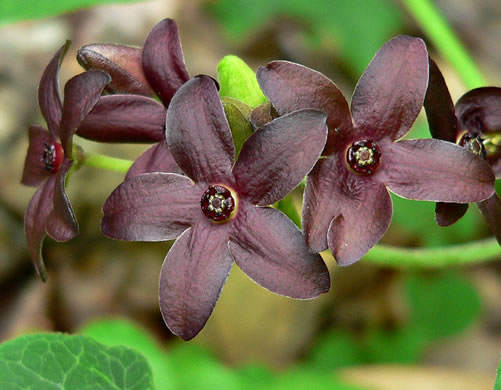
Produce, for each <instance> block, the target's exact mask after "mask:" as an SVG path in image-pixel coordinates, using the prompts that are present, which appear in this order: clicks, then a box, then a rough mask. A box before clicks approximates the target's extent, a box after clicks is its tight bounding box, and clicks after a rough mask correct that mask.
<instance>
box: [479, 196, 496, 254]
mask: <svg viewBox="0 0 501 390" xmlns="http://www.w3.org/2000/svg"><path fill="white" fill-rule="evenodd" d="M477 206H478V209H479V210H480V212H481V213H482V215H483V216H484V218H485V220H486V221H487V225H488V226H489V230H490V231H491V232H492V233H493V234H494V236H495V237H496V240H497V241H498V243H499V245H501V199H499V196H498V194H496V193H494V195H492V196H491V197H490V198H489V199H486V200H484V201H482V202H479V203H477Z"/></svg>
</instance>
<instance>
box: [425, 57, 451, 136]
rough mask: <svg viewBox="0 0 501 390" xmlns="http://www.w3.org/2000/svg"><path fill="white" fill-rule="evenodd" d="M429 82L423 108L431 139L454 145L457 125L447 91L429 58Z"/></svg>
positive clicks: (435, 65) (439, 73)
mask: <svg viewBox="0 0 501 390" xmlns="http://www.w3.org/2000/svg"><path fill="white" fill-rule="evenodd" d="M429 61H430V81H429V83H428V89H427V91H426V97H425V99H424V108H425V110H426V117H427V119H428V125H429V126H430V133H431V136H432V137H433V138H438V139H443V140H444V141H450V142H453V143H455V142H456V141H457V139H456V138H457V136H458V134H459V131H460V129H459V124H458V120H457V118H456V113H455V112H454V103H453V102H452V98H451V95H450V93H449V89H448V88H447V84H446V83H445V80H444V76H442V73H441V72H440V69H439V68H438V66H437V64H435V62H434V61H433V60H432V59H431V58H430V59H429Z"/></svg>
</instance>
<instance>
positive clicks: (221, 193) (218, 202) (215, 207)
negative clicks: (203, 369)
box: [200, 185, 235, 222]
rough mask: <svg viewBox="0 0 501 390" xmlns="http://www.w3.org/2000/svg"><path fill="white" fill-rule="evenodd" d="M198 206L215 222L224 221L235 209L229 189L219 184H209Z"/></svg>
mask: <svg viewBox="0 0 501 390" xmlns="http://www.w3.org/2000/svg"><path fill="white" fill-rule="evenodd" d="M200 207H201V208H202V211H203V213H204V214H205V216H206V217H207V218H209V219H212V220H213V221H216V222H222V221H226V220H227V219H229V218H230V217H231V213H232V211H233V210H234V209H235V200H234V199H233V196H232V194H231V191H230V190H229V189H227V188H226V187H223V186H221V185H214V186H209V188H207V190H206V191H205V192H204V193H203V195H202V199H200Z"/></svg>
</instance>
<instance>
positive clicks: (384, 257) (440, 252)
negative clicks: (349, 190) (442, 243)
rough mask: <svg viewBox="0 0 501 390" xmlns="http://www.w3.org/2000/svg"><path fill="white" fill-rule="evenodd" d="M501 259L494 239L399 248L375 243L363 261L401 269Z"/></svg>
mask: <svg viewBox="0 0 501 390" xmlns="http://www.w3.org/2000/svg"><path fill="white" fill-rule="evenodd" d="M500 258H501V247H500V246H499V244H498V242H497V241H496V240H495V239H494V238H489V239H486V240H479V241H473V242H471V243H467V244H458V245H452V246H448V247H440V248H416V249H410V248H399V247H394V246H388V245H381V244H379V245H376V246H375V247H374V248H372V249H371V250H370V251H369V252H368V253H367V254H366V255H365V256H364V258H363V259H364V261H365V262H368V263H373V264H379V265H386V266H389V267H398V268H413V267H414V268H415V267H420V268H441V267H446V266H452V265H462V264H475V263H482V262H486V261H492V260H496V259H500Z"/></svg>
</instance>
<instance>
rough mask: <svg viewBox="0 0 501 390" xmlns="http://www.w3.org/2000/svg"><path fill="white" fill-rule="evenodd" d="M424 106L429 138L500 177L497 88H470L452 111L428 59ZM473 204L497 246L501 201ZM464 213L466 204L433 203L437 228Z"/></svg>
mask: <svg viewBox="0 0 501 390" xmlns="http://www.w3.org/2000/svg"><path fill="white" fill-rule="evenodd" d="M424 107H425V109H426V115H427V117H428V123H429V125H430V132H431V134H432V136H433V138H438V139H443V140H445V141H450V142H454V143H457V144H459V145H461V146H463V147H464V148H465V149H467V150H469V151H470V152H472V153H473V154H475V155H477V156H479V157H481V158H483V159H485V160H486V161H487V163H488V164H489V165H490V167H491V169H492V172H493V173H494V175H495V177H496V178H500V177H501V144H500V143H499V135H500V134H499V133H500V132H501V88H495V87H484V88H477V89H473V90H471V91H469V92H467V93H466V94H465V95H463V96H462V97H461V98H460V99H459V100H458V101H457V103H456V107H455V108H454V103H453V102H452V99H451V96H450V94H449V90H448V88H447V84H446V83H445V80H444V77H443V76H442V73H441V72H440V69H439V68H438V66H437V65H436V64H435V62H434V61H433V60H432V59H430V85H429V87H428V91H427V93H426V98H425V101H424ZM496 133H497V134H496ZM477 205H478V208H479V209H480V212H481V213H482V215H483V216H484V218H485V220H486V221H487V224H488V226H489V229H490V230H491V231H492V233H494V235H495V236H496V239H497V240H498V242H499V243H501V199H500V198H499V196H498V195H497V194H496V193H494V194H493V195H492V196H491V197H490V198H488V199H486V200H483V201H481V202H479V203H477ZM466 210H468V204H458V203H437V205H436V208H435V213H436V220H437V223H438V224H439V225H441V226H448V225H451V224H453V223H455V222H456V221H457V220H459V219H460V218H461V217H462V216H463V215H464V214H465V213H466Z"/></svg>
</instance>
